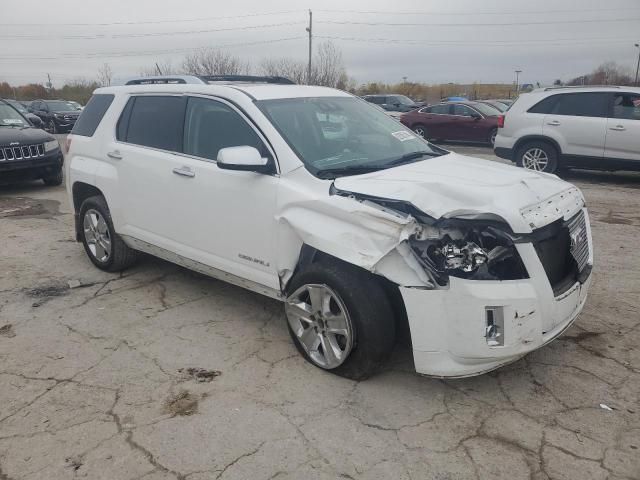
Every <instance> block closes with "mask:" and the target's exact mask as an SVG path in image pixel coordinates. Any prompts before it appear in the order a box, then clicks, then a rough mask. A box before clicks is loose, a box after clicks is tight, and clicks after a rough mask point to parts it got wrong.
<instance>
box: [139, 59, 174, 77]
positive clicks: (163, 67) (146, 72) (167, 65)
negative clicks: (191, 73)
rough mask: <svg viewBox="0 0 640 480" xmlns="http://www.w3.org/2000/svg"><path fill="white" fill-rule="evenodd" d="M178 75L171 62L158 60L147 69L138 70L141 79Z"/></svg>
mask: <svg viewBox="0 0 640 480" xmlns="http://www.w3.org/2000/svg"><path fill="white" fill-rule="evenodd" d="M158 70H160V71H158ZM179 73H180V72H179V71H178V69H176V68H174V67H173V64H172V63H171V60H160V61H157V62H154V63H153V64H152V65H150V66H148V67H145V68H141V69H140V76H141V77H151V76H154V75H178V74H179Z"/></svg>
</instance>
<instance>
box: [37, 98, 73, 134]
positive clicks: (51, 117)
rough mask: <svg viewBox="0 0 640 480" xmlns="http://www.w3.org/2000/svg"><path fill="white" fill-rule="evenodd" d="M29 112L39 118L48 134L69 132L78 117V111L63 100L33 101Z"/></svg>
mask: <svg viewBox="0 0 640 480" xmlns="http://www.w3.org/2000/svg"><path fill="white" fill-rule="evenodd" d="M29 111H30V112H31V113H33V114H35V115H37V116H38V117H40V119H41V120H42V122H43V123H44V129H45V130H46V131H47V132H49V133H65V132H69V131H71V129H72V128H73V125H74V124H75V123H76V120H77V119H78V117H79V116H80V111H78V110H77V109H76V107H74V106H73V105H71V104H70V103H69V102H67V101H65V100H34V101H33V102H31V104H30V105H29Z"/></svg>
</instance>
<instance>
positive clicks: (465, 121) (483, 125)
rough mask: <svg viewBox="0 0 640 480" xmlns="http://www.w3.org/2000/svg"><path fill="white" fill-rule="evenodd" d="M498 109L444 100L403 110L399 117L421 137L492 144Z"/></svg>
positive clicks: (476, 103) (478, 104) (496, 128)
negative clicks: (411, 110)
mask: <svg viewBox="0 0 640 480" xmlns="http://www.w3.org/2000/svg"><path fill="white" fill-rule="evenodd" d="M499 115H500V112H499V111H498V110H496V109H495V108H494V107H491V106H489V105H485V104H484V103H478V102H446V103H438V104H435V105H430V106H428V107H423V108H420V109H418V110H415V111H413V112H409V113H405V114H404V115H402V117H401V118H400V121H401V122H402V123H403V124H404V125H406V126H407V127H409V128H410V129H411V130H413V131H414V132H415V133H416V134H417V135H419V136H420V137H422V138H425V139H435V140H455V141H465V142H483V143H488V144H490V145H493V142H494V141H495V137H496V133H497V131H498V117H499Z"/></svg>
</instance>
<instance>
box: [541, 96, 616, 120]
mask: <svg viewBox="0 0 640 480" xmlns="http://www.w3.org/2000/svg"><path fill="white" fill-rule="evenodd" d="M558 97H560V98H559V99H558V101H557V103H556V104H555V106H554V107H553V109H552V110H551V114H552V115H570V116H573V117H606V116H607V110H608V104H609V98H610V97H609V94H608V93H593V92H592V93H565V94H562V95H558Z"/></svg>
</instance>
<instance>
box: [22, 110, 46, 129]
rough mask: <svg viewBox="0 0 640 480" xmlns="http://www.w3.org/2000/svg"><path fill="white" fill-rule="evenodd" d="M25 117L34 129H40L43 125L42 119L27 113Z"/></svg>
mask: <svg viewBox="0 0 640 480" xmlns="http://www.w3.org/2000/svg"><path fill="white" fill-rule="evenodd" d="M25 117H27V120H29V123H30V124H31V125H33V126H34V127H35V128H42V127H43V125H44V124H43V123H42V119H41V118H40V117H39V116H37V115H34V114H33V113H27V114H26V115H25Z"/></svg>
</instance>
